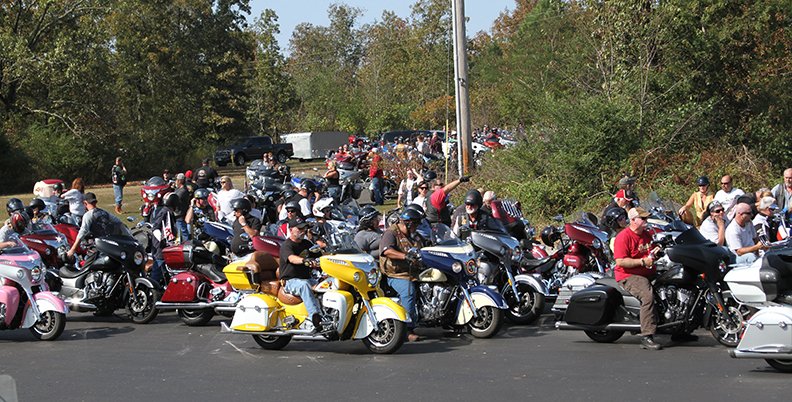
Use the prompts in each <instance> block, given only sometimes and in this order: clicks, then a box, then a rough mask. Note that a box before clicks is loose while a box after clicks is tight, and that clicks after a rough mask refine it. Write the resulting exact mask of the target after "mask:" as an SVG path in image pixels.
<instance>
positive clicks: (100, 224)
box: [66, 193, 132, 258]
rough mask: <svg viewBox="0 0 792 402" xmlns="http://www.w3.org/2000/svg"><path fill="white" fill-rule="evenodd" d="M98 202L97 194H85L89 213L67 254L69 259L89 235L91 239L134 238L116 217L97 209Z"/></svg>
mask: <svg viewBox="0 0 792 402" xmlns="http://www.w3.org/2000/svg"><path fill="white" fill-rule="evenodd" d="M96 202H97V200H96V194H94V193H85V196H84V197H83V205H85V209H86V211H87V212H86V213H85V215H83V219H82V224H81V225H80V231H79V232H77V236H76V237H75V238H74V244H72V246H71V248H70V249H69V251H68V252H67V253H66V255H67V256H68V257H69V258H71V257H72V256H74V252H75V251H77V248H78V247H79V246H80V242H81V241H82V240H83V239H85V238H86V237H88V236H89V235H90V236H91V237H102V236H108V235H124V236H132V233H130V232H129V229H128V228H127V227H126V225H124V223H123V222H121V221H120V220H119V219H118V218H116V217H115V215H111V214H110V213H109V212H107V211H105V210H104V209H102V208H99V207H97V206H96Z"/></svg>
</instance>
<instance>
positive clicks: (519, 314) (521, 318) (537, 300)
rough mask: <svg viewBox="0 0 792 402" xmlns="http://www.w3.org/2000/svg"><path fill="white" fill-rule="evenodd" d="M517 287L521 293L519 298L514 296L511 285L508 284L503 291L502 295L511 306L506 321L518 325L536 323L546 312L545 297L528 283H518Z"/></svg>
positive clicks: (507, 311)
mask: <svg viewBox="0 0 792 402" xmlns="http://www.w3.org/2000/svg"><path fill="white" fill-rule="evenodd" d="M516 287H517V291H518V292H519V293H520V297H519V298H518V297H515V296H514V291H513V290H512V287H511V286H509V284H506V286H504V287H503V290H502V291H501V295H503V298H504V299H506V303H507V304H508V305H509V309H508V310H506V319H508V320H509V321H511V322H513V323H515V324H518V325H528V324H530V323H532V322H534V321H536V320H537V319H538V318H539V316H541V315H542V312H544V306H545V296H544V295H543V294H541V293H539V292H537V291H536V289H534V288H532V287H531V285H529V284H527V283H521V282H518V283H517V285H516Z"/></svg>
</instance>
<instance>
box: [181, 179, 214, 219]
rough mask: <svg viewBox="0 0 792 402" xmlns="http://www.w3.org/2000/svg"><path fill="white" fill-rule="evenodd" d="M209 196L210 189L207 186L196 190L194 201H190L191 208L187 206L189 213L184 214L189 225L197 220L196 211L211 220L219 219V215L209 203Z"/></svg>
mask: <svg viewBox="0 0 792 402" xmlns="http://www.w3.org/2000/svg"><path fill="white" fill-rule="evenodd" d="M208 198H209V190H207V189H205V188H199V189H197V190H195V192H194V193H193V198H192V201H191V202H190V208H187V213H186V214H185V215H184V222H186V223H187V224H188V225H189V224H192V223H193V221H194V220H195V215H196V213H198V214H200V215H202V216H203V217H204V218H206V219H207V220H209V221H212V222H215V221H217V215H216V214H215V211H214V209H213V208H212V206H211V205H209V200H208Z"/></svg>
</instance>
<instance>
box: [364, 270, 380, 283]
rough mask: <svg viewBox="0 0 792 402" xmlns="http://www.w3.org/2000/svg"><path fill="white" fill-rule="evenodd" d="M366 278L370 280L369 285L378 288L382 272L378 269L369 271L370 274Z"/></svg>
mask: <svg viewBox="0 0 792 402" xmlns="http://www.w3.org/2000/svg"><path fill="white" fill-rule="evenodd" d="M366 277H367V278H368V283H369V285H371V286H377V283H378V282H379V279H380V272H379V270H377V269H372V270H371V271H369V273H367V274H366Z"/></svg>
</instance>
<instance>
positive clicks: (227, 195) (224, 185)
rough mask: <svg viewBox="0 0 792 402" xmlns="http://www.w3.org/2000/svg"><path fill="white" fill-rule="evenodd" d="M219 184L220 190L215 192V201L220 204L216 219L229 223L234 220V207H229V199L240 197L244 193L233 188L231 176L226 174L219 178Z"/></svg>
mask: <svg viewBox="0 0 792 402" xmlns="http://www.w3.org/2000/svg"><path fill="white" fill-rule="evenodd" d="M220 186H221V187H220V191H218V192H217V203H218V205H220V211H218V212H217V220H218V221H224V220H225V221H228V222H229V223H230V222H231V221H232V220H234V209H233V208H232V207H231V201H232V200H235V199H237V198H242V197H244V196H245V194H244V193H243V192H241V191H239V190H237V189H235V188H234V183H232V182H231V178H230V177H228V176H223V177H221V178H220Z"/></svg>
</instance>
